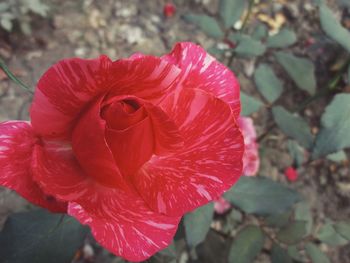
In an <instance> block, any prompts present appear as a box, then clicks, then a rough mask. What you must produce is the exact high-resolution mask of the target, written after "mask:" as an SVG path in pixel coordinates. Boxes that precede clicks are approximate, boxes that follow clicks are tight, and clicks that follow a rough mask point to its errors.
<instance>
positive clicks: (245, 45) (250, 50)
mask: <svg viewBox="0 0 350 263" xmlns="http://www.w3.org/2000/svg"><path fill="white" fill-rule="evenodd" d="M234 51H235V52H236V53H237V54H238V55H241V56H244V57H256V56H261V55H263V54H264V53H265V51H266V46H265V45H264V44H263V43H262V42H261V41H259V40H256V39H254V38H252V37H250V36H248V35H243V36H241V39H240V40H239V42H238V45H237V47H236V48H235V49H234Z"/></svg>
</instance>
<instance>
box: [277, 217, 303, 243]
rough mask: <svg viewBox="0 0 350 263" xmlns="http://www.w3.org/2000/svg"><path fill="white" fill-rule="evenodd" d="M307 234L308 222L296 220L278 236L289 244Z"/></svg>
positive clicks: (296, 241)
mask: <svg viewBox="0 0 350 263" xmlns="http://www.w3.org/2000/svg"><path fill="white" fill-rule="evenodd" d="M305 235H306V222H305V221H294V222H293V223H291V224H289V225H288V226H286V227H285V228H283V229H281V230H280V231H279V232H278V233H277V238H278V239H279V240H280V241H281V242H283V243H285V244H288V245H294V244H296V243H298V242H299V241H300V240H302V238H303V237H304V236H305Z"/></svg>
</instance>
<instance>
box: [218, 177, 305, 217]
mask: <svg viewBox="0 0 350 263" xmlns="http://www.w3.org/2000/svg"><path fill="white" fill-rule="evenodd" d="M224 197H225V198H226V199H227V200H228V201H230V202H231V203H232V204H234V205H235V206H237V207H238V208H240V209H241V210H243V211H245V212H247V213H253V214H258V215H273V214H280V213H282V212H284V211H286V210H287V209H288V208H290V207H291V206H292V205H293V204H295V203H296V202H298V201H299V200H300V197H299V195H298V193H297V192H296V191H294V190H292V189H289V188H287V187H285V186H284V185H282V184H280V183H277V182H274V181H272V180H270V179H268V178H263V177H247V176H242V177H241V178H240V180H239V181H238V182H237V183H236V184H235V185H234V186H233V187H232V188H231V189H230V190H229V191H227V192H226V193H225V194H224Z"/></svg>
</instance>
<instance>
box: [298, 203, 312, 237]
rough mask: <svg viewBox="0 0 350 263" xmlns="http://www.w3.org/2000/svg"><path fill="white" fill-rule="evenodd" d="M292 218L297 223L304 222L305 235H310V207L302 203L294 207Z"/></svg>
mask: <svg viewBox="0 0 350 263" xmlns="http://www.w3.org/2000/svg"><path fill="white" fill-rule="evenodd" d="M294 218H295V219H296V220H298V221H305V222H306V234H307V235H308V234H310V233H311V231H312V226H313V219H312V213H311V208H310V205H309V204H308V203H307V202H305V201H303V202H300V203H298V204H297V205H296V206H295V214H294Z"/></svg>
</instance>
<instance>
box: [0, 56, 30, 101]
mask: <svg viewBox="0 0 350 263" xmlns="http://www.w3.org/2000/svg"><path fill="white" fill-rule="evenodd" d="M0 68H1V69H2V70H3V71H4V72H5V74H6V75H7V77H8V78H9V79H11V80H12V81H14V82H15V83H16V84H17V85H18V86H20V87H21V88H22V89H24V90H26V91H28V92H30V93H31V94H33V91H31V90H30V88H29V87H28V86H27V85H25V84H24V83H23V82H22V81H21V80H20V79H18V78H17V77H16V76H15V75H14V74H13V73H12V72H11V70H10V69H9V68H8V67H7V66H6V64H5V62H4V61H3V60H2V59H0Z"/></svg>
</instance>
